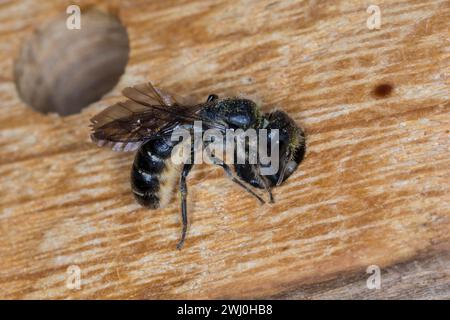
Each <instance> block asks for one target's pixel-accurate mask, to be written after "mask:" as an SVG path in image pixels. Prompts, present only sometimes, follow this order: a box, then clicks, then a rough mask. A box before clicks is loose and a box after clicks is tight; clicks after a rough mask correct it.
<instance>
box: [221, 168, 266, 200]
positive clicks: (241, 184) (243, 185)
mask: <svg viewBox="0 0 450 320" xmlns="http://www.w3.org/2000/svg"><path fill="white" fill-rule="evenodd" d="M215 164H217V165H218V166H221V167H222V168H223V170H224V171H225V173H226V174H227V176H228V177H229V178H230V179H231V181H233V182H234V183H237V184H238V185H240V186H241V187H242V188H244V189H245V191H247V192H248V193H250V194H251V195H252V196H254V197H256V199H258V200H259V202H261V204H264V203H265V201H264V200H263V199H262V198H261V197H260V196H258V195H257V194H256V193H255V192H254V191H253V190H252V189H250V188H249V187H247V186H246V185H245V184H244V183H243V182H241V180H240V179H238V178H236V177H235V176H234V175H233V173H232V172H231V169H230V167H229V166H228V165H227V164H225V163H223V161H215Z"/></svg>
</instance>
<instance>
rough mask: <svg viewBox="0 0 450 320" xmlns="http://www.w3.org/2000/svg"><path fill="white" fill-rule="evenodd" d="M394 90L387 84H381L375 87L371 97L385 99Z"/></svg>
mask: <svg viewBox="0 0 450 320" xmlns="http://www.w3.org/2000/svg"><path fill="white" fill-rule="evenodd" d="M392 90H394V87H393V86H392V85H391V84H389V83H382V84H379V85H377V86H376V87H375V89H374V90H373V95H374V96H375V97H377V98H385V97H387V96H389V95H390V94H391V93H392Z"/></svg>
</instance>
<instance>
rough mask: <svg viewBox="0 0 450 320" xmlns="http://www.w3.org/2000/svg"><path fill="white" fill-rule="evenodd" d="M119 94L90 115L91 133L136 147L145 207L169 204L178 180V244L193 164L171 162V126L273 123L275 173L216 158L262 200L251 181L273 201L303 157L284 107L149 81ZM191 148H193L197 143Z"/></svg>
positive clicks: (136, 189)
mask: <svg viewBox="0 0 450 320" xmlns="http://www.w3.org/2000/svg"><path fill="white" fill-rule="evenodd" d="M123 95H124V96H125V97H126V98H127V100H125V101H124V102H119V103H116V104H114V105H112V106H110V107H108V108H106V109H105V110H103V111H102V112H100V113H99V114H97V115H96V116H94V117H93V118H92V119H91V127H92V134H91V139H92V141H94V142H95V143H97V144H98V145H99V146H109V147H110V148H112V149H113V150H115V151H125V152H127V151H135V150H137V152H136V155H135V159H134V163H133V166H132V170H131V189H132V192H133V194H134V196H135V198H136V200H137V202H138V203H140V204H141V205H142V206H144V207H147V208H150V209H157V208H162V207H164V206H166V205H168V204H169V203H170V201H171V198H172V193H173V190H174V189H175V184H176V183H177V181H178V184H179V189H180V195H181V217H182V223H183V228H182V233H181V239H180V241H179V242H178V245H177V248H178V249H181V247H182V246H183V243H184V240H185V237H186V231H187V224H188V219H187V207H186V196H187V185H186V178H187V176H188V174H189V172H190V171H191V169H192V167H193V165H194V164H192V163H191V162H186V163H184V164H175V163H174V162H173V161H172V159H171V154H172V152H173V150H174V148H175V147H176V146H177V145H178V144H179V143H180V141H176V140H175V141H174V140H173V138H172V134H173V132H174V131H175V130H177V129H179V128H183V129H185V130H193V129H194V123H195V122H196V121H201V124H202V126H201V129H202V130H207V129H212V128H213V129H215V130H219V132H225V131H226V130H228V129H243V130H248V129H254V130H256V131H261V130H262V129H266V130H268V131H267V132H269V133H268V135H270V134H271V133H270V132H272V130H273V129H277V130H276V131H277V132H278V133H277V134H278V139H277V141H276V143H277V147H279V156H278V158H277V159H276V160H277V161H278V162H279V167H278V170H277V171H276V172H275V173H273V174H267V175H263V174H261V169H262V168H263V167H264V166H267V164H262V163H261V162H257V163H233V164H231V165H230V166H229V165H228V164H227V163H226V162H225V161H223V160H221V159H218V158H216V159H215V161H214V164H216V165H219V166H221V167H222V168H223V170H224V171H225V173H226V174H227V176H228V177H229V178H230V179H231V180H232V181H233V182H235V183H236V184H238V185H239V186H240V187H242V188H243V189H245V190H246V191H247V192H249V193H250V194H251V195H253V196H254V197H256V198H257V199H258V200H259V201H260V202H261V203H264V200H263V199H262V198H261V197H260V196H259V195H258V194H257V193H256V192H255V191H254V190H252V187H255V188H259V189H264V190H265V191H266V192H267V193H268V195H269V199H270V202H273V196H272V191H271V190H272V188H273V187H275V186H278V185H280V184H281V183H282V182H283V181H285V180H286V179H287V178H288V177H289V176H290V175H291V174H292V173H293V172H294V171H295V169H296V168H297V166H298V164H299V163H300V162H301V161H302V160H303V157H304V154H305V135H304V132H303V130H302V129H301V128H300V127H299V126H297V125H296V124H295V122H294V121H293V120H292V119H291V118H290V117H289V116H288V115H287V114H286V113H284V112H282V111H273V112H270V113H262V112H261V111H260V110H259V107H258V106H257V105H256V103H254V102H253V101H251V100H248V99H243V98H237V97H232V98H223V99H222V98H219V97H218V96H217V95H215V94H211V95H210V96H209V97H208V98H207V100H206V102H203V103H194V102H192V101H190V100H189V99H187V98H183V97H179V96H176V95H172V94H169V93H167V92H165V91H162V90H160V89H158V88H155V87H154V86H153V85H152V84H151V83H146V84H140V85H136V86H134V87H127V88H125V89H124V90H123ZM274 132H275V131H274ZM271 141H272V140H271ZM270 143H271V142H268V144H270ZM191 148H192V149H191V152H192V153H193V152H194V148H195V147H194V146H192V147H191ZM213 156H214V155H213ZM216 160H217V161H216ZM258 161H259V160H258Z"/></svg>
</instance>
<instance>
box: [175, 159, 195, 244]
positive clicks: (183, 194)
mask: <svg viewBox="0 0 450 320" xmlns="http://www.w3.org/2000/svg"><path fill="white" fill-rule="evenodd" d="M192 166H193V165H192V164H185V165H184V166H183V170H182V171H181V178H180V194H181V219H182V221H183V231H182V232H181V239H180V242H178V244H177V249H178V250H180V249H181V248H182V247H183V244H184V240H185V238H186V231H187V225H188V220H187V206H186V196H187V185H186V178H187V176H188V174H189V172H190V171H191V169H192Z"/></svg>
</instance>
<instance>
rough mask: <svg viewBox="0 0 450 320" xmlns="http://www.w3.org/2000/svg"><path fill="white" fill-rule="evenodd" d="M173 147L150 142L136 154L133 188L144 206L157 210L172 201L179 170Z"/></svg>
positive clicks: (168, 144) (165, 143) (158, 141)
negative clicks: (174, 162)
mask: <svg viewBox="0 0 450 320" xmlns="http://www.w3.org/2000/svg"><path fill="white" fill-rule="evenodd" d="M172 148H173V145H172V144H170V142H167V141H164V140H163V139H161V140H153V141H149V142H147V143H146V144H144V145H143V146H141V147H140V148H139V150H138V152H137V153H136V157H135V159H134V163H133V168H132V170H131V188H132V190H133V194H134V196H135V198H136V200H137V201H138V202H139V204H141V205H142V206H145V207H147V208H151V209H156V208H160V207H164V206H165V205H166V204H167V203H168V202H169V200H170V197H171V194H172V190H173V188H174V183H175V181H176V178H177V174H176V173H177V170H175V169H176V168H175V167H174V166H173V165H172V161H171V159H170V154H171V151H172Z"/></svg>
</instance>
